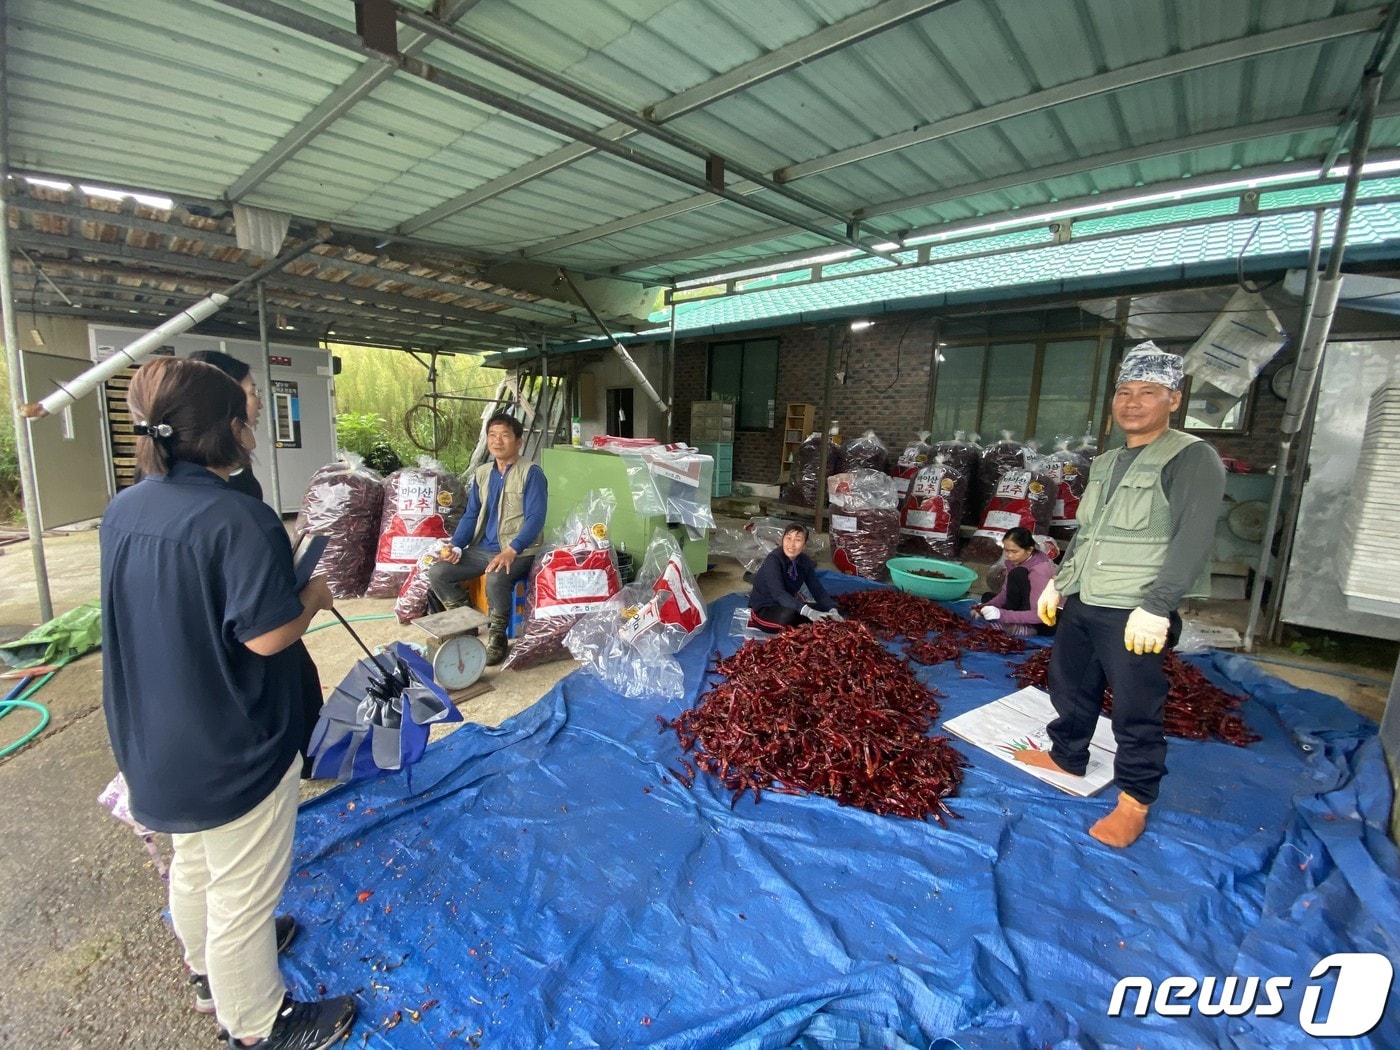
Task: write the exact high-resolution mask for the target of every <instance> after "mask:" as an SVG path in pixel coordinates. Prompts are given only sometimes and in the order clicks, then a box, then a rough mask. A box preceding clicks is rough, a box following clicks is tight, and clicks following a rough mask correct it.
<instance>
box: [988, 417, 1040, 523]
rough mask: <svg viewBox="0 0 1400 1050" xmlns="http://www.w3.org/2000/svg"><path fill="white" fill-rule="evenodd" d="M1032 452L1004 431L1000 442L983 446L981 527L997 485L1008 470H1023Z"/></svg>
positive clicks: (1011, 434)
mask: <svg viewBox="0 0 1400 1050" xmlns="http://www.w3.org/2000/svg"><path fill="white" fill-rule="evenodd" d="M1029 452H1030V450H1029V449H1028V448H1026V446H1025V444H1024V443H1023V442H1020V441H1017V440H1016V438H1015V436H1014V435H1013V433H1012V431H1010V430H1003V431H1002V432H1001V438H1000V440H997V441H993V442H991V443H990V444H987V445H983V446H982V455H981V456H980V457H979V458H978V461H977V484H976V486H975V489H976V492H977V521H976V524H978V525H980V524H981V523H982V519H983V518H984V517H985V516H986V513H987V505H988V504H989V503H991V501H992V499H993V498H994V497H995V496H996V491H997V483H998V482H999V481H1001V476H1002V475H1003V474H1005V473H1006V472H1007V471H1008V470H1022V469H1024V468H1025V466H1026V456H1027V454H1028V453H1029Z"/></svg>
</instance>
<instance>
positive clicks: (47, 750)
mask: <svg viewBox="0 0 1400 1050" xmlns="http://www.w3.org/2000/svg"><path fill="white" fill-rule="evenodd" d="M731 524H732V523H731ZM45 551H46V554H47V561H48V575H49V579H50V584H51V591H52V597H53V605H54V608H55V609H57V610H59V611H65V610H67V609H70V608H72V607H73V606H74V605H77V604H79V603H81V602H84V601H89V600H91V599H93V598H96V597H97V542H96V533H95V531H85V532H77V533H73V534H69V535H61V536H55V537H53V538H49V539H46V541H45ZM721 562H722V563H721V564H720V565H719V566H718V567H717V568H716V569H715V570H713V571H711V572H708V573H706V574H705V575H704V576H703V577H701V580H700V583H701V587H702V590H703V591H704V593H705V597H706V600H708V601H712V600H714V599H715V598H718V597H720V596H722V595H723V594H726V593H729V592H731V591H733V590H736V589H742V588H744V587H745V586H746V585H745V583H744V581H743V570H742V568H741V567H740V566H739V565H738V564H737V563H735V562H733V561H731V560H728V559H722V560H721ZM337 604H338V608H339V609H340V611H341V612H342V613H343V614H344V615H345V616H346V617H347V618H348V617H354V616H362V615H372V614H376V613H384V612H390V611H392V606H391V604H390V603H389V602H388V601H383V600H368V599H366V600H358V601H346V602H340V603H337ZM1243 606H1244V603H1238V602H1236V603H1228V602H1221V603H1207V604H1206V605H1205V606H1204V607H1203V609H1202V610H1200V611H1199V614H1198V615H1199V617H1200V618H1201V619H1202V620H1205V621H1208V622H1212V623H1222V624H1229V625H1233V626H1236V627H1237V628H1239V629H1242V627H1243V618H1244V615H1245V612H1246V610H1245V609H1244V608H1243ZM37 620H38V608H37V599H36V597H35V589H34V573H33V559H32V554H31V551H30V549H29V547H28V545H27V544H26V543H14V544H9V545H5V546H0V638H5V639H12V638H15V637H18V635H19V634H21V633H23V632H24V631H27V630H29V629H30V627H32V626H33V625H34V623H35V622H37ZM321 622H327V623H332V624H333V623H334V621H333V620H331V619H330V617H329V616H326V615H324V614H323V615H322V616H321V617H320V618H318V622H317V626H319V625H320V623H321ZM355 626H356V629H357V630H359V631H360V633H361V636H362V637H363V638H364V639H365V641H366V642H367V643H369V644H370V645H371V646H373V645H376V644H380V643H385V642H389V641H393V640H394V639H397V638H404V639H413V638H414V636H419V639H421V635H420V632H418V631H417V630H416V629H415V628H412V627H401V626H400V625H399V624H398V623H397V622H396V621H395V620H393V619H384V620H371V621H366V622H363V623H357V624H356V625H355ZM151 629H152V631H153V632H158V631H159V630H161V626H160V625H159V624H158V623H153V624H152V628H151ZM307 644H308V646H309V648H310V650H311V652H312V654H313V656H314V657H315V658H316V661H317V663H318V665H319V666H320V669H321V677H322V679H323V681H324V682H326V683H335V682H338V681H339V680H340V679H341V677H342V676H343V675H344V674H345V672H346V671H347V670H348V669H349V667H350V666H351V665H352V664H353V663H354V662H355V660H356V659H357V658H358V657H359V656H360V652H359V650H358V648H357V647H355V645H354V643H353V642H352V641H351V640H350V638H349V637H348V636H347V635H346V634H345V632H344V631H343V630H340V629H338V628H334V627H333V628H329V629H327V630H321V631H316V632H315V633H314V634H311V635H309V636H308V638H307ZM1263 655H1265V656H1266V657H1270V658H1273V659H1286V660H1288V661H1289V662H1291V663H1298V664H1303V665H1305V666H1303V667H1285V666H1278V665H1265V669H1266V670H1268V671H1270V672H1272V673H1275V674H1277V675H1278V676H1279V677H1281V678H1285V679H1286V680H1289V681H1292V682H1295V683H1296V684H1298V685H1300V686H1304V687H1306V688H1311V689H1318V690H1320V691H1323V692H1327V693H1331V694H1333V695H1338V696H1341V697H1342V699H1343V700H1345V701H1347V702H1348V703H1350V704H1352V705H1353V706H1354V707H1356V708H1357V709H1359V710H1362V711H1363V712H1364V713H1366V714H1368V715H1370V716H1371V717H1373V718H1378V717H1379V714H1380V711H1381V710H1382V709H1383V707H1384V703H1385V697H1386V691H1387V686H1388V683H1387V682H1381V681H1380V678H1381V676H1380V675H1378V674H1377V673H1376V672H1374V671H1365V670H1359V669H1354V668H1339V667H1337V666H1336V665H1329V664H1325V663H1323V662H1322V661H1316V660H1314V661H1309V660H1307V659H1305V658H1299V657H1294V656H1293V655H1292V654H1290V653H1273V654H1270V653H1265V654H1263ZM574 667H575V665H574V664H573V663H572V662H563V663H556V664H549V665H545V666H543V667H539V668H534V669H532V670H529V671H524V672H502V671H498V670H489V671H488V672H487V676H486V679H485V680H487V681H489V682H490V683H491V684H492V685H493V691H491V692H489V693H486V694H485V695H483V696H481V697H477V698H474V699H472V700H469V701H467V702H466V703H465V704H464V705H463V714H464V716H465V717H466V718H467V719H468V720H469V721H472V722H478V723H482V724H486V725H497V724H499V723H500V722H501V721H503V720H504V719H506V718H508V717H510V716H511V715H513V714H515V713H517V712H518V711H521V710H523V709H524V708H525V707H527V706H529V705H530V704H531V703H533V702H534V701H535V700H537V699H538V698H539V697H540V696H542V695H543V694H544V693H545V692H546V691H548V689H549V688H550V687H551V686H552V685H553V684H554V683H555V682H556V681H557V680H558V679H559V678H560V677H562V676H563V675H564V674H566V673H568V672H569V671H571V670H573V669H574ZM1338 672H1340V673H1341V674H1342V675H1347V674H1352V673H1358V674H1359V676H1360V677H1364V678H1368V679H1370V680H1371V683H1374V684H1368V683H1367V682H1364V681H1359V680H1357V679H1356V678H1349V677H1340V676H1339V675H1338ZM101 673H102V658H101V654H100V653H94V654H91V655H89V656H86V657H84V658H82V659H81V660H78V661H75V662H74V663H72V664H70V665H69V666H68V667H65V668H64V669H63V670H62V671H60V672H59V673H58V674H57V675H56V676H55V677H54V678H53V680H52V681H51V682H50V683H49V684H48V685H47V686H46V687H45V688H44V689H43V690H42V691H41V693H39V694H38V695H37V696H36V698H35V699H37V700H40V701H42V702H43V703H44V704H45V705H46V706H47V707H48V709H49V711H50V714H51V719H52V720H51V722H50V724H49V726H48V727H47V728H46V729H45V730H44V732H43V733H42V734H41V735H40V736H39V737H38V738H37V740H36V741H35V742H34V743H32V744H30V745H29V746H27V747H25V748H24V749H22V750H20V751H18V752H16V753H15V754H13V755H10V756H9V757H7V758H5V759H3V760H0V842H3V843H4V849H3V850H0V942H3V944H4V945H5V946H6V952H7V955H8V957H9V963H8V966H7V970H8V976H7V978H6V979H5V980H4V981H0V1046H14V1047H23V1048H25V1050H29V1048H35V1047H43V1048H46V1050H47V1048H68V1047H72V1048H80V1047H81V1048H106V1047H136V1046H139V1047H142V1048H144V1050H166V1048H171V1050H173V1048H176V1047H191V1046H214V1045H216V1044H215V1042H214V1035H215V1030H214V1024H213V1022H212V1021H211V1020H210V1019H208V1018H207V1017H202V1016H200V1015H197V1014H195V1013H194V1012H193V1011H192V1010H191V1008H190V1003H191V995H190V992H189V989H188V986H187V984H186V981H185V976H184V974H183V972H182V964H181V960H180V955H179V952H178V949H177V947H176V944H175V941H174V939H173V937H172V936H171V934H170V932H169V929H168V927H167V926H166V924H165V923H164V921H163V920H162V918H161V910H162V908H163V907H164V905H165V886H164V883H163V882H162V880H161V879H160V877H159V876H158V875H157V874H156V871H155V869H154V867H153V866H152V865H151V864H150V863H149V859H148V857H147V854H146V851H145V849H144V847H143V846H142V844H141V842H140V840H139V839H137V838H136V836H134V835H133V834H132V833H131V832H130V831H129V830H128V829H127V828H126V827H125V826H124V825H122V824H119V823H118V822H117V821H115V820H113V819H112V817H111V816H110V815H108V813H107V811H106V810H104V809H103V808H101V807H100V806H99V805H98V804H97V801H96V799H97V795H98V793H99V792H100V791H101V790H102V788H103V787H104V786H105V785H106V784H107V782H108V781H109V780H110V779H111V777H112V775H113V773H114V772H115V766H114V765H113V761H112V755H111V751H110V749H109V746H108V743H107V734H106V727H105V723H104V721H103V718H102V712H101ZM33 724H34V716H32V715H31V714H30V713H29V712H26V711H16V712H14V713H12V714H10V715H9V716H7V717H6V718H5V719H4V720H3V723H0V746H3V745H4V744H5V743H7V742H9V741H12V740H16V739H18V738H19V737H20V736H22V735H23V734H24V732H25V731H27V730H28V729H29V728H30V727H31V726H32V725H33ZM325 786H327V785H324V784H308V785H304V787H303V795H304V797H310V796H311V795H313V794H315V793H316V792H318V791H320V790H324V788H325ZM167 854H168V847H167ZM291 950H292V951H293V952H295V951H296V947H295V945H293V947H292V949H291Z"/></svg>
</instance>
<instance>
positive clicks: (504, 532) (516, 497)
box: [472, 459, 540, 555]
mask: <svg viewBox="0 0 1400 1050" xmlns="http://www.w3.org/2000/svg"><path fill="white" fill-rule="evenodd" d="M495 469H496V461H495V460H494V459H488V460H487V461H486V462H485V463H483V464H482V465H481V466H479V467H477V468H476V491H477V492H478V493H479V494H480V496H481V514H480V515H479V516H478V517H477V519H476V531H475V533H473V535H472V543H480V542H481V537H482V536H484V535H485V534H486V494H487V493H488V492H490V491H491V488H490V486H491V472H492V471H494V470H495ZM529 476H530V464H529V463H528V462H527V461H525V460H523V459H518V460H516V461H515V465H514V466H513V467H511V469H510V473H508V474H507V475H506V476H505V483H504V484H503V485H502V486H501V499H500V502H499V504H498V505H497V507H496V511H497V515H498V516H497V518H496V539H497V541H499V543H500V545H501V547H502V549H504V548H505V546H506V544H508V543H510V541H511V540H513V539H515V537H517V536H519V535H520V530H521V529H522V528H524V527H525V481H526V479H527V478H528V477H529ZM539 549H540V540H539V539H536V540H535V542H534V543H532V544H531V545H530V546H529V547H526V548H525V549H524V550H523V551H521V552H520V553H521V554H522V555H524V554H534V553H535V552H537V551H538V550H539Z"/></svg>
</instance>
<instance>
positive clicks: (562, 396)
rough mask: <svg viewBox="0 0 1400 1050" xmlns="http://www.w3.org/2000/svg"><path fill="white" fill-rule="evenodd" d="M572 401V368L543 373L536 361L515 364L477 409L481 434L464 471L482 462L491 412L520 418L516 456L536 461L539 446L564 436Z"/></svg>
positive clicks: (540, 447)
mask: <svg viewBox="0 0 1400 1050" xmlns="http://www.w3.org/2000/svg"><path fill="white" fill-rule="evenodd" d="M572 403H573V381H572V372H569V373H566V374H564V375H551V376H549V377H547V378H546V377H545V376H544V374H543V369H542V368H540V367H539V364H538V363H537V362H530V363H527V364H523V365H521V366H520V367H518V368H517V369H516V370H515V372H514V374H512V375H508V376H506V377H505V378H504V379H502V380H501V381H500V383H498V384H497V385H496V394H495V399H494V401H493V402H492V403H489V404H488V405H486V406H485V407H484V408H483V409H482V411H481V424H482V425H481V434H480V435H479V436H478V438H477V441H476V448H475V449H474V450H473V451H472V458H471V464H470V466H469V467H468V471H471V470H475V469H476V468H477V467H479V466H481V464H483V463H485V462H486V460H487V458H488V454H487V451H486V420H487V419H489V418H490V417H491V415H492V414H493V413H495V412H501V411H505V412H509V413H510V414H511V415H513V416H515V417H516V418H517V419H519V420H520V422H521V425H522V426H523V427H524V428H525V432H524V434H523V435H522V437H521V444H520V458H521V459H525V460H529V461H530V462H532V463H538V462H539V459H540V450H541V449H545V448H549V447H550V446H552V445H553V444H554V443H555V442H556V441H559V440H561V439H562V440H565V441H567V440H568V427H569V421H570V418H571V417H570V412H569V406H570V405H571V404H572Z"/></svg>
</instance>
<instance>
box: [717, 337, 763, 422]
mask: <svg viewBox="0 0 1400 1050" xmlns="http://www.w3.org/2000/svg"><path fill="white" fill-rule="evenodd" d="M707 396H708V398H709V400H711V401H735V402H737V403H738V406H739V407H738V409H737V418H736V420H735V425H736V426H737V427H738V429H740V430H771V429H773V421H774V420H773V413H774V409H775V406H776V404H777V398H778V340H776V339H748V340H745V341H743V342H738V343H715V344H713V345H711V347H710V381H709V391H708V395H707Z"/></svg>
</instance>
